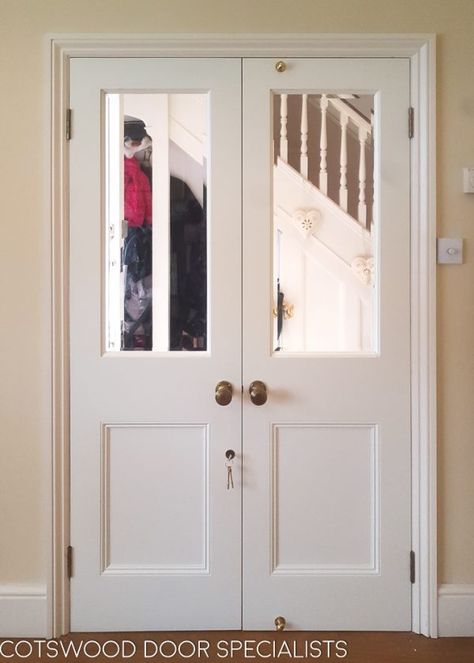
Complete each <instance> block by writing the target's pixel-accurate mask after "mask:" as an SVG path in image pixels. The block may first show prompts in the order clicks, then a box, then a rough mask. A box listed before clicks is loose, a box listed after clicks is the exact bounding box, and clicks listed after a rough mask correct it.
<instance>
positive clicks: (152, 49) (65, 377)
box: [45, 34, 438, 637]
mask: <svg viewBox="0 0 474 663" xmlns="http://www.w3.org/2000/svg"><path fill="white" fill-rule="evenodd" d="M45 51H46V62H47V66H48V70H49V80H50V85H49V88H48V94H49V95H50V96H49V99H48V111H49V112H48V114H47V115H48V120H47V121H48V126H47V135H48V136H49V140H50V154H49V158H50V161H49V166H50V167H49V173H50V179H49V180H48V194H47V195H48V200H49V208H48V213H49V216H50V218H51V249H50V250H51V255H50V263H49V264H50V269H51V298H52V302H51V307H52V308H51V321H52V336H51V340H52V343H51V357H50V360H51V367H52V371H51V398H52V402H51V411H52V422H51V457H50V460H51V465H50V467H51V488H50V490H51V493H50V502H49V509H50V516H51V518H50V522H51V528H52V529H51V539H52V546H51V557H50V565H49V574H48V586H47V598H48V635H49V636H50V637H58V636H60V635H62V634H64V633H67V632H68V630H69V582H68V579H67V572H66V569H67V563H66V549H67V546H68V543H69V369H68V352H69V349H68V271H69V265H68V251H67V245H68V222H69V218H68V195H69V192H68V158H69V150H68V143H67V141H66V139H65V132H66V109H67V108H68V99H69V60H70V58H71V57H97V58H100V57H275V58H278V59H279V58H289V57H325V58H328V57H335V58H336V57H352V58H356V57H370V58H377V57H403V58H409V59H410V61H411V99H412V101H411V105H412V107H413V108H414V109H415V113H414V118H415V122H414V126H415V131H414V138H413V139H412V141H411V165H412V169H411V191H412V200H411V293H412V302H411V316H412V317H411V348H412V362H411V405H412V422H411V426H412V548H413V551H414V552H415V555H416V564H415V567H416V569H415V570H416V574H415V582H414V584H413V585H412V629H413V631H414V632H415V633H422V634H424V635H426V636H431V637H437V635H438V605H437V593H438V592H437V590H438V587H437V571H436V565H437V547H436V546H437V537H436V324H435V323H436V278H435V277H436V250H435V249H436V209H435V205H436V182H435V166H436V161H435V159H436V153H435V135H436V126H435V61H436V59H435V35H432V34H408V35H389V34H387V35H383V34H382V35H378V34H245V35H226V34H202V35H193V34H189V35H186V34H180V35H174V34H143V35H137V34H134V35H133V36H132V35H127V34H115V35H114V34H76V35H71V34H68V35H47V37H46V42H45ZM73 113H74V111H73ZM407 127H408V109H407ZM72 133H74V128H73V129H72ZM407 573H408V560H407Z"/></svg>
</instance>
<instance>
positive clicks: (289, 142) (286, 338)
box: [273, 93, 377, 352]
mask: <svg viewBox="0 0 474 663" xmlns="http://www.w3.org/2000/svg"><path fill="white" fill-rule="evenodd" d="M373 108H374V96H373V95H356V94H347V93H345V94H339V95H338V94H333V93H331V94H283V93H282V94H274V95H273V146H274V151H273V157H274V158H273V213H274V233H273V241H274V247H273V273H274V278H273V283H274V303H273V316H274V339H273V341H274V344H273V347H274V349H275V350H276V351H279V352H305V351H306V352H371V351H374V350H375V348H376V345H375V343H376V341H375V338H376V335H375V332H374V328H375V324H374V322H375V317H376V315H375V314H376V309H375V296H374V294H375V282H376V278H375V273H376V265H375V264H374V255H375V237H376V230H377V224H376V219H374V142H373V131H372V127H373V118H374V111H373Z"/></svg>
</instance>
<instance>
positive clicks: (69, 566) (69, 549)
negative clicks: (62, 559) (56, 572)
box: [66, 546, 73, 578]
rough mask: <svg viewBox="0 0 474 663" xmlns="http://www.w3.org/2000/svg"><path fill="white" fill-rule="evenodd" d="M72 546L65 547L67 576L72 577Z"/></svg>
mask: <svg viewBox="0 0 474 663" xmlns="http://www.w3.org/2000/svg"><path fill="white" fill-rule="evenodd" d="M72 557H73V547H72V546H68V547H67V549H66V570H67V577H68V578H72V572H73V566H72V562H73V559H72Z"/></svg>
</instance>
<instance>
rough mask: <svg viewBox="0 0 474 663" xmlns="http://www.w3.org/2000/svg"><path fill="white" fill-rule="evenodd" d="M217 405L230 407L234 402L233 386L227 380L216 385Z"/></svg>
mask: <svg viewBox="0 0 474 663" xmlns="http://www.w3.org/2000/svg"><path fill="white" fill-rule="evenodd" d="M215 396H216V403H218V404H219V405H229V403H230V402H231V400H232V385H231V384H230V382H227V380H221V381H220V382H218V383H217V384H216V393H215Z"/></svg>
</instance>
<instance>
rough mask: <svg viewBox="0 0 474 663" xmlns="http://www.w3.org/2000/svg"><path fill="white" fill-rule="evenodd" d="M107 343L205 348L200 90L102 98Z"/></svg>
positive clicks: (112, 346) (203, 100)
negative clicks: (197, 92)
mask: <svg viewBox="0 0 474 663" xmlns="http://www.w3.org/2000/svg"><path fill="white" fill-rule="evenodd" d="M105 116H106V127H105V131H106V136H105V148H106V158H105V180H106V186H105V190H106V210H105V215H106V264H107V270H106V275H107V278H106V349H107V350H108V351H118V350H130V351H145V350H155V351H168V350H206V349H207V267H206V252H207V239H206V238H207V230H206V225H207V224H206V181H207V124H206V123H207V95H206V94H187V93H186V94H107V95H106V97H105Z"/></svg>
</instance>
